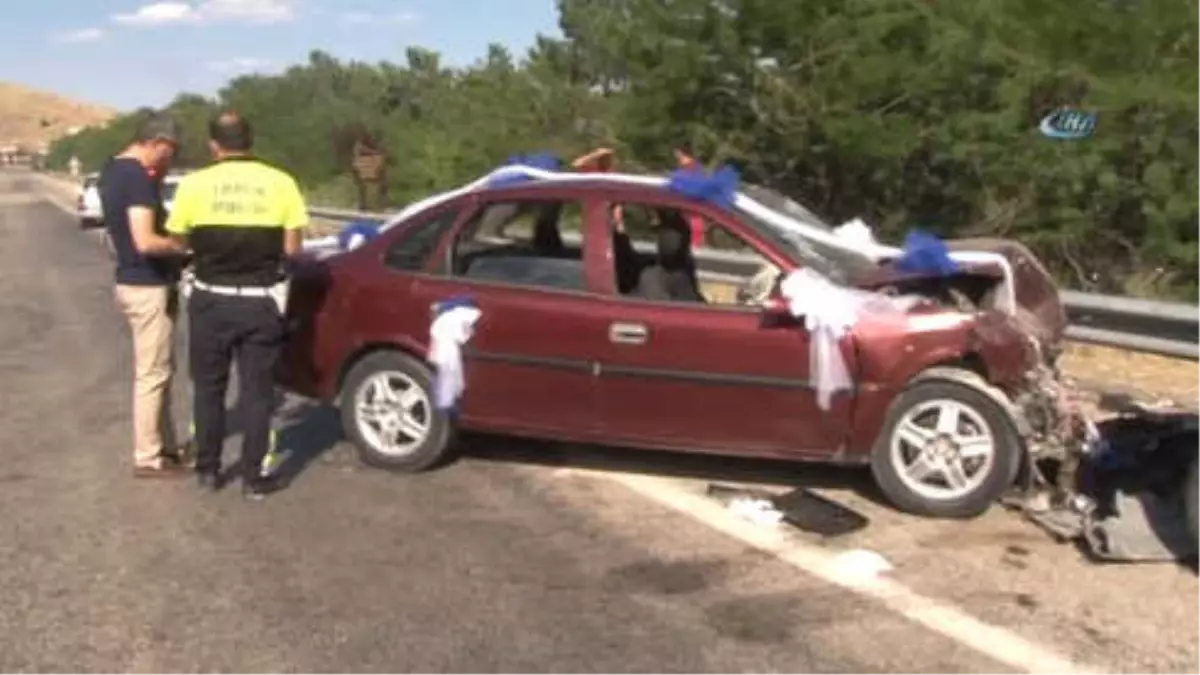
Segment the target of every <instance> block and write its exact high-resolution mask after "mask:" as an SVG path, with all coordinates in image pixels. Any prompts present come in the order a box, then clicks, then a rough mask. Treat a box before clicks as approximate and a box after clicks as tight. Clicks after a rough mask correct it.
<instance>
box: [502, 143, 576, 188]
mask: <svg viewBox="0 0 1200 675" xmlns="http://www.w3.org/2000/svg"><path fill="white" fill-rule="evenodd" d="M501 166H528V167H531V168H534V169H541V170H543V171H561V170H562V160H560V159H559V158H558V157H556V156H554V154H552V153H549V152H535V153H533V154H532V155H512V156H510V157H509V158H508V159H507V160H506V161H505V162H504V164H502V165H501ZM527 180H529V176H525V175H522V174H508V175H504V176H496V177H495V178H493V179H491V180H490V181H488V185H489V186H491V187H497V186H500V185H512V184H515V183H523V182H525V181H527Z"/></svg>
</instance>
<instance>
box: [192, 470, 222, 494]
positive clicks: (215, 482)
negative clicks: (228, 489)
mask: <svg viewBox="0 0 1200 675" xmlns="http://www.w3.org/2000/svg"><path fill="white" fill-rule="evenodd" d="M196 485H197V486H198V487H199V488H200V489H201V490H203V491H204V492H216V491H217V490H220V489H221V476H220V475H219V474H217V473H216V472H211V473H210V472H208V471H201V472H197V473H196Z"/></svg>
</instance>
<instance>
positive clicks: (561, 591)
mask: <svg viewBox="0 0 1200 675" xmlns="http://www.w3.org/2000/svg"><path fill="white" fill-rule="evenodd" d="M53 192H54V191H53V190H48V189H47V188H46V186H45V185H43V184H42V183H41V182H39V181H38V180H37V179H36V178H35V177H33V176H31V175H28V174H21V173H12V172H9V173H3V172H0V382H2V383H3V384H4V386H3V387H0V440H2V441H3V442H2V443H0V448H2V450H0V451H2V452H3V453H4V454H5V457H4V460H5V461H4V462H3V465H2V466H0V514H3V515H2V516H0V608H3V610H2V611H0V671H4V672H14V671H64V672H70V671H84V672H92V671H105V672H123V671H134V672H143V671H154V672H173V671H184V672H199V671H205V672H212V671H240V672H273V671H281V672H282V671H289V672H290V671H301V672H325V671H337V672H368V671H369V672H405V671H418V670H419V671H434V672H443V671H454V672H472V671H506V672H508V671H514V672H515V671H519V672H543V671H554V672H593V671H602V672H630V671H637V672H708V671H720V672H750V671H787V672H805V671H814V672H815V671H851V672H880V671H902V672H931V671H934V672H1011V671H1014V670H1021V669H1022V667H1021V666H1019V665H1017V664H1016V663H1015V662H1018V661H1021V659H1022V658H1024V657H1022V656H1019V655H1018V656H1014V655H1013V654H1005V653H1004V648H1003V647H1000V646H997V645H996V644H993V645H991V646H989V645H988V644H986V643H987V639H991V638H993V637H995V638H996V640H998V641H999V642H1000V643H1003V644H1004V645H1007V644H1009V643H1008V642H1005V640H1007V637H1006V636H1008V635H1010V633H1011V635H1017V636H1019V637H1018V638H1017V639H1018V640H1019V639H1022V638H1023V639H1024V640H1028V641H1030V642H1037V643H1038V644H1042V646H1044V647H1045V648H1047V649H1049V650H1052V651H1054V652H1055V653H1060V654H1063V655H1065V658H1069V659H1071V660H1073V661H1077V662H1080V663H1082V662H1088V663H1091V664H1098V665H1099V667H1101V668H1104V669H1117V670H1179V671H1181V672H1187V671H1189V670H1190V671H1191V672H1195V671H1196V668H1197V665H1196V663H1197V660H1196V653H1197V646H1196V637H1197V587H1196V583H1195V575H1194V574H1193V573H1192V572H1191V571H1188V570H1181V569H1178V568H1175V567H1173V566H1157V567H1153V568H1150V567H1141V568H1128V569H1129V570H1130V571H1129V572H1128V574H1127V575H1126V576H1124V577H1122V576H1120V571H1117V572H1114V571H1113V570H1114V568H1112V567H1105V568H1099V567H1098V566H1096V565H1094V564H1091V563H1088V562H1086V561H1084V560H1082V559H1081V558H1080V557H1079V555H1078V553H1077V552H1075V551H1073V550H1069V549H1067V548H1065V547H1058V546H1056V545H1054V544H1052V543H1049V542H1047V541H1045V540H1044V538H1043V537H1041V536H1040V534H1038V533H1036V532H1034V531H1032V530H1029V529H1028V528H1025V529H1022V528H1021V527H1020V526H1019V525H1018V524H1015V523H1014V521H1013V519H1011V518H1006V514H1003V513H1000V514H995V513H993V514H989V516H988V517H986V518H984V519H983V520H982V521H976V522H973V523H967V524H944V523H936V522H928V521H918V520H915V519H909V518H906V517H904V516H902V515H900V514H896V513H894V512H892V511H890V510H887V509H886V508H883V507H879V506H878V505H875V504H873V502H872V501H871V500H870V499H867V498H863V497H860V496H858V495H859V493H860V492H861V491H860V490H858V488H857V487H856V485H855V484H854V482H855V481H856V480H858V479H859V478H858V477H855V476H847V475H844V474H836V473H835V474H828V475H827V474H826V473H820V474H819V475H822V476H826V477H827V478H830V476H831V478H830V480H832V481H833V483H832V485H833V487H831V488H829V490H828V491H827V493H828V494H830V495H833V496H836V497H838V498H840V499H844V500H845V501H846V502H847V503H850V504H852V505H853V506H854V507H855V508H858V509H860V510H861V511H862V512H864V513H867V514H869V516H870V517H871V518H872V521H873V522H872V525H871V526H870V527H868V529H867V530H865V531H864V532H863V533H861V534H858V535H854V537H853V538H852V539H851V540H850V541H849V542H848V543H845V542H842V543H838V542H833V543H830V542H819V541H817V542H814V541H808V542H807V543H806V542H805V541H802V540H800V539H797V540H796V541H795V542H792V543H793V544H794V545H795V546H801V547H806V548H799V549H798V548H795V547H793V548H787V547H785V546H783V545H780V546H779V547H775V548H773V547H771V546H766V545H761V544H756V543H755V542H756V541H757V540H756V537H758V536H759V535H757V534H756V533H754V532H749V531H748V532H747V533H746V534H744V535H742V534H740V533H739V532H740V531H734V530H731V529H730V528H728V527H726V531H725V532H722V531H718V529H714V527H716V525H718V524H720V523H722V522H724V521H722V520H721V517H720V516H719V515H716V516H714V515H712V514H709V513H708V511H707V510H706V509H705V508H703V507H699V508H692V510H691V511H690V512H689V508H691V507H688V506H687V504H688V503H690V502H688V501H687V499H686V498H687V497H688V496H689V495H693V496H695V495H700V494H701V492H702V486H703V485H704V484H705V483H706V481H707V479H709V478H712V477H718V476H722V477H735V478H740V479H742V480H745V481H747V482H751V483H765V484H772V483H774V484H776V486H778V484H779V483H781V482H787V480H791V479H790V478H789V479H785V480H782V481H781V480H779V477H780V475H781V474H780V470H779V469H778V467H777V466H776V465H767V464H746V463H730V462H724V461H720V460H708V459H703V460H697V459H684V458H679V457H670V456H661V455H653V456H651V455H645V456H643V455H631V454H629V453H619V452H616V451H608V450H603V449H597V448H584V449H578V448H552V447H547V446H541V445H536V444H529V443H522V442H516V441H497V440H478V439H477V440H475V441H473V444H472V446H471V447H469V448H468V449H467V450H468V452H467V455H468V456H467V457H466V458H465V459H464V460H462V461H460V462H458V463H456V464H454V465H452V466H449V467H446V468H444V469H441V470H438V471H435V472H432V473H429V474H425V475H421V476H396V475H389V474H387V473H384V472H380V471H375V470H369V469H365V468H360V467H359V465H358V464H357V463H356V462H355V461H354V460H353V459H352V458H351V456H350V453H349V450H348V448H346V446H345V444H344V443H343V442H341V441H340V434H339V433H338V431H337V428H336V425H335V424H334V419H333V416H332V415H331V414H330V412H329V411H328V410H323V409H319V408H318V409H313V408H310V407H309V406H305V405H304V404H303V403H300V402H295V401H293V402H290V403H289V410H288V411H287V414H286V415H285V416H284V420H285V421H284V422H283V424H284V425H285V430H284V445H285V447H288V448H290V449H292V450H293V451H294V452H295V454H296V455H297V457H299V458H301V459H303V460H304V461H303V466H302V467H301V468H300V469H299V471H300V472H299V475H298V477H297V479H296V480H295V481H294V482H293V484H292V485H291V486H290V487H289V489H287V490H286V491H284V492H282V493H280V494H277V495H275V496H274V497H273V498H272V499H270V500H269V501H267V502H265V503H262V504H248V503H245V502H243V501H242V500H241V499H240V497H239V496H238V495H237V493H236V490H226V491H225V492H224V493H221V494H218V495H204V494H200V493H198V492H197V491H196V490H194V489H193V488H192V485H191V484H190V483H189V482H178V483H175V482H172V483H163V482H150V483H142V482H137V481H135V480H134V479H133V478H132V477H131V476H130V461H131V457H130V455H131V451H130V448H129V437H130V430H129V414H130V413H129V402H130V401H129V398H130V387H131V375H130V368H131V365H130V347H129V343H128V332H127V329H126V328H125V327H124V325H123V322H122V320H121V318H120V317H119V315H118V313H117V311H116V309H115V307H114V304H113V300H112V290H111V281H110V279H111V269H110V266H109V265H110V263H109V262H108V260H107V258H106V255H105V253H104V249H103V246H102V244H101V241H100V237H99V235H98V233H96V232H80V231H79V228H78V226H77V224H76V222H75V220H74V219H73V218H72V217H71V216H69V215H68V214H66V213H65V212H64V211H63V209H62V208H61V207H60V206H56V205H54V204H53V202H54V201H57V202H59V203H60V204H61V203H64V202H65V203H66V204H67V205H68V206H69V203H70V202H69V199H68V198H64V196H63V195H62V194H57V195H56V194H53ZM236 440H238V439H237V438H236V436H235V437H234V438H233V439H231V441H233V442H236ZM228 452H229V454H230V456H236V451H235V450H234V449H233V447H232V446H231V448H230V450H229V451H228ZM645 474H648V475H649V476H648V477H647V478H645V480H643V481H642V482H641V483H639V484H638V485H640V486H641V487H639V488H638V489H637V490H631V489H630V487H629V484H628V483H629V481H625V482H624V483H623V482H622V481H621V480H610V479H608V478H606V477H607V476H636V475H645ZM786 475H788V476H791V477H793V478H794V477H795V476H796V475H797V474H794V473H786ZM803 475H808V476H811V475H818V473H813V472H809V473H804V474H803ZM639 480H641V479H639ZM647 481H648V482H647ZM837 481H842V482H841V483H840V484H839V483H837ZM663 495H675V497H672V498H660V497H661V496H663ZM700 498H701V497H699V496H696V499H700ZM747 527H753V526H749V525H747ZM843 545H844V546H850V547H855V548H870V549H872V550H875V551H878V552H880V553H882V554H883V555H885V556H886V557H887V559H889V560H890V561H891V562H892V564H893V565H894V567H895V570H894V573H893V574H894V576H895V578H896V579H897V580H898V582H900V583H903V584H904V586H903V588H904V589H915V590H914V591H913V593H914V594H915V593H916V592H918V591H919V593H920V594H922V595H920V596H915V595H914V596H912V597H910V596H909V595H904V594H900V595H896V596H895V597H890V596H889V597H884V595H886V594H884V593H882V592H880V591H872V592H864V591H860V590H858V589H856V588H855V585H854V583H850V582H847V581H846V580H845V579H841V578H840V577H839V576H838V575H837V574H836V573H834V572H830V571H829V570H826V569H825V568H824V567H822V566H821V565H820V564H816V563H813V562H812V560H815V559H816V558H814V557H813V555H815V554H814V553H813V552H814V551H816V550H817V549H821V550H827V551H835V550H836V549H837V548H838V547H839V546H843ZM788 546H792V544H788ZM797 552H800V553H805V552H807V553H805V555H799V554H798V553H797ZM806 556H807V557H806ZM1004 558H1008V559H1010V560H1008V562H1005V561H1004V560H1003V559H1004ZM1013 560H1015V562H1014V561H1013ZM806 561H808V562H806ZM1098 570H1099V571H1098ZM1122 580H1124V581H1122ZM1122 584H1124V586H1122ZM871 588H874V587H873V586H872V587H871ZM887 588H892V587H891V586H889V587H887ZM893 590H894V589H893ZM1122 591H1125V593H1124V594H1123V593H1122ZM889 592H891V591H889ZM897 598H898V599H897ZM920 598H934V599H937V600H938V601H939V602H945V603H947V606H949V607H952V608H960V609H961V610H962V611H963V612H966V613H967V614H968V615H969V616H973V617H980V618H981V619H982V620H984V621H986V622H989V623H988V625H990V626H996V627H997V628H998V630H1001V631H1002V634H1001V633H997V634H992V633H988V632H986V631H982V629H979V630H976V629H974V628H961V626H962V625H963V624H964V621H959V620H953V621H948V622H947V621H946V620H944V619H945V616H946V615H945V613H944V612H942V613H940V614H939V611H940V610H938V609H937V607H933V606H931V605H928V604H927V603H923V601H922V602H918V600H919V599H920ZM1114 598H1115V599H1114ZM931 607H932V609H931ZM954 616H957V615H954ZM1189 617H1190V618H1189ZM951 618H953V616H952V617H951ZM966 623H968V624H969V623H970V622H966ZM972 625H973V624H972ZM954 626H960V627H959V628H954ZM971 631H975V632H974V633H971ZM981 631H982V632H981ZM977 638H978V639H977ZM1001 638H1003V639H1001ZM1012 644H1014V645H1015V647H1021V646H1022V645H1024V644H1025V643H1022V642H1016V643H1012ZM1010 651H1011V650H1010ZM1037 661H1038V660H1037V659H1036V658H1033V657H1030V664H1034V663H1035V662H1037ZM1041 662H1042V663H1045V660H1044V659H1043V660H1042V661H1041ZM1036 668H1037V666H1035V665H1029V666H1028V669H1036Z"/></svg>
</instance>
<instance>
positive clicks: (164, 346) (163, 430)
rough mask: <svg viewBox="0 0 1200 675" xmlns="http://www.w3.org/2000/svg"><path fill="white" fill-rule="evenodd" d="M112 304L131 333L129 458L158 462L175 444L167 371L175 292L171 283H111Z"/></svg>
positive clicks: (170, 369)
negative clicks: (131, 393)
mask: <svg viewBox="0 0 1200 675" xmlns="http://www.w3.org/2000/svg"><path fill="white" fill-rule="evenodd" d="M116 299H117V305H118V306H119V307H120V308H121V312H122V313H124V314H125V318H126V320H128V321H129V328H130V330H131V331H132V333H133V372H134V375H133V461H134V464H135V465H136V466H147V467H156V466H161V462H162V454H163V451H164V450H166V451H171V452H174V451H175V450H176V449H177V448H176V436H175V424H174V421H173V420H172V419H171V376H172V375H173V371H174V369H175V360H174V336H175V317H176V316H177V313H178V296H177V294H176V290H175V287H174V286H129V285H121V284H118V285H117V287H116Z"/></svg>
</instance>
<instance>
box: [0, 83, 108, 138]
mask: <svg viewBox="0 0 1200 675" xmlns="http://www.w3.org/2000/svg"><path fill="white" fill-rule="evenodd" d="M117 114H118V113H117V111H116V110H113V109H111V108H106V107H104V106H99V105H92V104H89V103H82V102H79V101H72V100H70V99H67V98H65V97H62V96H59V95H57V94H52V93H49V92H44V91H37V90H35V89H30V88H28V87H24V86H21V85H18V84H11V83H8V82H0V146H7V145H10V144H15V145H19V146H22V147H25V148H29V149H37V148H38V147H41V146H44V145H46V144H48V143H50V142H51V141H53V140H55V139H57V138H61V137H62V136H65V135H66V134H67V132H68V131H69V130H70V129H71V128H72V127H86V126H90V125H96V124H103V123H105V122H107V121H109V120H110V119H112V118H113V117H114V116H116V115H117Z"/></svg>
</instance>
